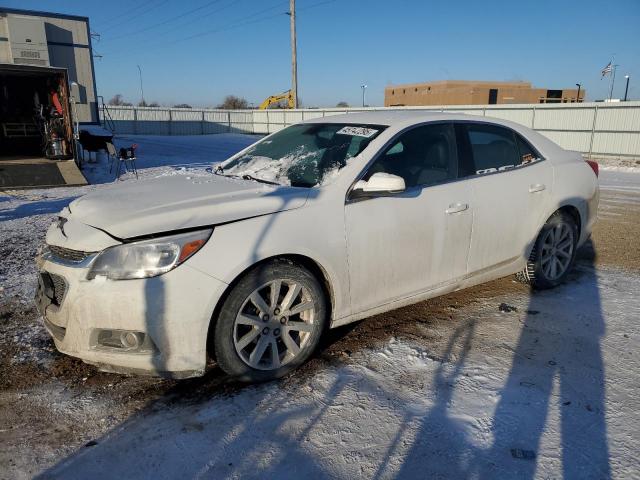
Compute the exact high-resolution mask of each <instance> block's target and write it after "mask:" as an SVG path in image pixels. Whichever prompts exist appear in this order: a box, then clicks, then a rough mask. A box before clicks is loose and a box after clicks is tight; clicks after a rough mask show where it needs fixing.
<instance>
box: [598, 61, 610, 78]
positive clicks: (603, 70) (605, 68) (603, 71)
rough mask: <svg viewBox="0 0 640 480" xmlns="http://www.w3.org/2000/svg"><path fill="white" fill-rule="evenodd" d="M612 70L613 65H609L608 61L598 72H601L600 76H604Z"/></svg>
mask: <svg viewBox="0 0 640 480" xmlns="http://www.w3.org/2000/svg"><path fill="white" fill-rule="evenodd" d="M612 70H613V66H612V65H611V62H609V63H608V64H607V66H606V67H604V68H603V69H602V72H600V73H602V76H603V77H606V76H607V75H609V74H610V73H611V71H612Z"/></svg>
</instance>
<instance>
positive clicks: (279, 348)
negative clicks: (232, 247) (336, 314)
mask: <svg viewBox="0 0 640 480" xmlns="http://www.w3.org/2000/svg"><path fill="white" fill-rule="evenodd" d="M326 316H327V308H326V298H325V295H324V291H323V289H322V286H321V285H320V282H318V280H317V279H316V278H315V276H314V275H313V274H312V273H311V272H309V271H308V270H307V269H306V268H304V267H302V266H299V265H296V264H294V263H292V262H289V261H286V260H276V261H273V262H269V263H266V264H262V265H259V266H258V267H256V268H254V269H253V270H251V271H249V272H248V273H247V274H245V276H244V277H242V278H241V279H240V281H239V282H238V283H237V284H236V285H235V286H234V287H233V290H232V291H231V292H230V293H229V295H228V297H227V298H226V300H225V302H224V304H223V306H222V308H221V310H220V315H219V316H218V321H217V323H216V328H215V338H214V347H215V355H216V358H217V361H218V365H219V366H220V368H222V370H224V371H225V372H226V373H228V374H229V375H231V376H233V377H235V378H236V379H238V380H241V381H248V382H259V381H266V380H272V379H275V378H279V377H282V376H283V375H286V374H287V373H289V372H290V371H291V370H293V369H295V368H297V367H298V366H299V365H301V364H302V363H304V362H305V361H306V360H307V359H308V358H309V356H310V355H311V354H312V353H313V351H314V350H315V348H316V347H317V345H318V342H319V341H320V337H321V335H322V332H323V330H324V327H325V324H326V321H327V319H326Z"/></svg>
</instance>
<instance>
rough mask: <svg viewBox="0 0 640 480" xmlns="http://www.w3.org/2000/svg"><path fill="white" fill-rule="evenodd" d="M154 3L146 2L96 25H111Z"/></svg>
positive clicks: (149, 0) (151, 0)
mask: <svg viewBox="0 0 640 480" xmlns="http://www.w3.org/2000/svg"><path fill="white" fill-rule="evenodd" d="M167 1H168V0H167ZM154 2H155V0H147V1H146V2H142V3H139V4H138V5H136V6H133V7H131V8H129V9H127V10H125V11H124V12H121V13H119V14H118V15H115V16H113V17H110V18H107V19H106V20H102V22H99V23H98V25H106V24H109V23H113V21H114V20H117V19H119V18H122V17H126V16H129V15H131V14H133V12H136V11H137V10H141V9H142V8H144V7H146V6H147V5H150V4H152V3H154ZM163 3H167V2H166V1H163V2H161V4H163Z"/></svg>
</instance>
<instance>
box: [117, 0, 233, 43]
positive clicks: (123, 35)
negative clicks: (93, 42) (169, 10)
mask: <svg viewBox="0 0 640 480" xmlns="http://www.w3.org/2000/svg"><path fill="white" fill-rule="evenodd" d="M221 1H222V0H212V1H210V2H207V3H205V4H204V5H201V6H200V7H197V8H194V9H192V10H188V11H186V12H184V13H182V14H180V15H174V16H172V17H170V18H167V19H166V20H163V21H162V22H158V23H154V24H152V25H149V26H147V27H145V28H142V29H137V30H135V31H133V32H130V33H123V34H121V35H117V36H115V37H110V38H108V39H107V40H108V41H113V40H117V39H119V38H125V37H129V36H131V35H138V34H140V33H144V32H148V31H149V30H153V29H154V28H158V27H161V26H163V25H166V24H167V23H171V22H175V21H176V20H179V19H181V18H184V17H186V16H189V15H192V14H194V13H196V12H199V11H200V10H204V9H205V8H208V7H210V6H211V5H215V4H216V3H220V2H221ZM239 1H240V0H235V1H233V2H231V3H230V4H228V5H226V6H224V7H222V8H220V9H217V10H214V11H213V12H210V13H208V14H206V15H203V16H200V18H203V17H206V16H209V15H212V14H214V13H217V12H219V11H220V10H224V9H225V8H228V7H230V6H232V5H234V4H236V3H238V2H239Z"/></svg>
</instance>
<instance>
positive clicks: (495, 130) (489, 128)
mask: <svg viewBox="0 0 640 480" xmlns="http://www.w3.org/2000/svg"><path fill="white" fill-rule="evenodd" d="M457 131H458V135H459V137H460V139H461V143H466V148H465V147H460V149H461V150H463V151H464V153H462V154H461V155H463V156H468V157H469V159H468V161H467V163H471V164H472V165H473V171H472V172H469V173H470V177H469V182H468V183H469V185H470V186H471V192H472V203H473V206H474V218H473V235H472V238H471V246H470V249H469V263H468V270H469V273H470V274H473V273H477V272H481V271H485V270H487V271H488V270H490V269H492V268H498V267H500V266H502V265H508V264H509V263H510V262H513V261H516V260H517V259H518V258H521V257H523V256H524V255H525V252H526V249H527V246H528V244H529V242H531V241H533V240H534V239H535V237H536V235H537V229H538V227H539V225H540V222H542V221H544V219H543V218H542V217H543V216H544V215H545V212H547V208H548V203H549V198H550V192H551V189H552V183H553V170H552V168H551V166H550V164H549V162H546V161H544V159H543V158H542V157H541V156H540V154H539V153H538V152H537V151H536V150H535V149H534V148H533V147H532V146H531V145H530V144H529V143H528V142H527V141H526V140H525V139H524V138H523V137H522V136H520V135H519V134H518V133H517V132H515V131H513V130H512V129H510V128H507V127H503V126H500V125H495V124H489V123H479V122H468V123H464V124H460V125H459V126H458V127H457ZM465 133H466V136H465Z"/></svg>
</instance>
